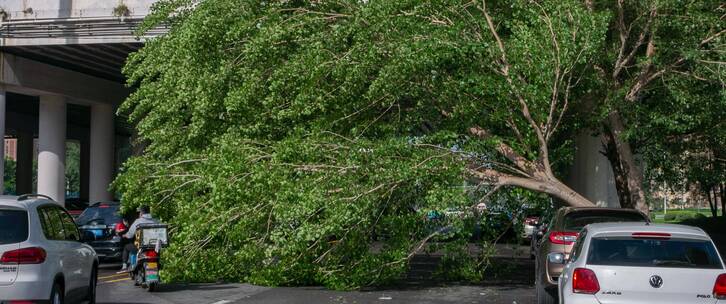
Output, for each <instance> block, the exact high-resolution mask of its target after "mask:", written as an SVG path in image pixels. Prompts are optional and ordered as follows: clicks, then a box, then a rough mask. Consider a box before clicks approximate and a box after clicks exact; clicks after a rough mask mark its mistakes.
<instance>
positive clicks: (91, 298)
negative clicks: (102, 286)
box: [86, 265, 98, 304]
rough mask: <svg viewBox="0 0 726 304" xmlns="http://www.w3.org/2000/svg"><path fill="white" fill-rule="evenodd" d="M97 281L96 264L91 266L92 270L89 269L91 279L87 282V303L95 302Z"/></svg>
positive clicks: (93, 303) (92, 303)
mask: <svg viewBox="0 0 726 304" xmlns="http://www.w3.org/2000/svg"><path fill="white" fill-rule="evenodd" d="M97 283H98V269H97V268H96V266H95V265H94V266H93V270H91V281H90V282H89V283H88V296H86V301H88V304H96V284H97Z"/></svg>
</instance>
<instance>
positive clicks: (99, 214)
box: [76, 204, 121, 226]
mask: <svg viewBox="0 0 726 304" xmlns="http://www.w3.org/2000/svg"><path fill="white" fill-rule="evenodd" d="M94 222H95V223H96V224H99V225H112V224H115V223H118V222H121V215H120V214H119V206H118V205H109V204H100V205H96V206H92V207H88V208H87V209H86V210H85V211H83V213H81V215H80V216H78V219H76V223H77V224H78V225H81V226H83V225H89V224H92V223H94Z"/></svg>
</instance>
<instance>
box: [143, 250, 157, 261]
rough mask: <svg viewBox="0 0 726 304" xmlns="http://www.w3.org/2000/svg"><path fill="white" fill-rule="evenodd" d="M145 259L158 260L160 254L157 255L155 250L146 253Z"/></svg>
mask: <svg viewBox="0 0 726 304" xmlns="http://www.w3.org/2000/svg"><path fill="white" fill-rule="evenodd" d="M144 257H146V258H147V259H156V258H158V257H159V254H158V253H156V251H154V250H149V251H144Z"/></svg>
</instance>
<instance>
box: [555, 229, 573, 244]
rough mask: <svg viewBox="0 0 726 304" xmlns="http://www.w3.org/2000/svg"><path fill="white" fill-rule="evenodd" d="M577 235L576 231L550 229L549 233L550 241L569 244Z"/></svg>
mask: <svg viewBox="0 0 726 304" xmlns="http://www.w3.org/2000/svg"><path fill="white" fill-rule="evenodd" d="M577 235H578V233H577V232H561V231H552V232H551V233H550V242H551V243H552V244H557V245H571V244H572V243H574V242H575V240H576V239H577Z"/></svg>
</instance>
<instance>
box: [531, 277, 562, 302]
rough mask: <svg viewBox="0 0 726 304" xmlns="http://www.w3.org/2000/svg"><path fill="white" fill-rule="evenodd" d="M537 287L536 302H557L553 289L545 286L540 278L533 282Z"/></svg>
mask: <svg viewBox="0 0 726 304" xmlns="http://www.w3.org/2000/svg"><path fill="white" fill-rule="evenodd" d="M535 285H536V286H535V287H536V289H537V304H555V303H557V295H556V294H555V292H554V290H552V289H550V288H546V287H545V286H544V284H542V282H541V281H540V280H537V283H536V284H535Z"/></svg>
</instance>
